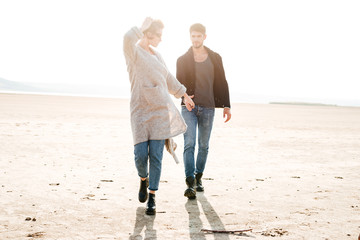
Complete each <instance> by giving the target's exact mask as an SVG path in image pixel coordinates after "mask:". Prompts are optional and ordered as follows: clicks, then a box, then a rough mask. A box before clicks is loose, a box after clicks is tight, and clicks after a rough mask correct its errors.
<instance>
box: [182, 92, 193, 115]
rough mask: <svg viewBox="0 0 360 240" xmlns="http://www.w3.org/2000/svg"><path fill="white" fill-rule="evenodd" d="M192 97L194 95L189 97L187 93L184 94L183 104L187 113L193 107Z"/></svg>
mask: <svg viewBox="0 0 360 240" xmlns="http://www.w3.org/2000/svg"><path fill="white" fill-rule="evenodd" d="M193 97H194V95H192V96H189V95H187V93H185V94H184V103H185V106H186V108H187V110H188V111H189V112H191V110H192V109H193V108H194V107H195V103H194V102H193V100H192V98H193Z"/></svg>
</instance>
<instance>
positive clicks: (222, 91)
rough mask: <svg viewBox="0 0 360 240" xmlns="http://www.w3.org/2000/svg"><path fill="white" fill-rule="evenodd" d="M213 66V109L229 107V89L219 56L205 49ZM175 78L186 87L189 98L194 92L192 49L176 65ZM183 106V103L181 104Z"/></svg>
mask: <svg viewBox="0 0 360 240" xmlns="http://www.w3.org/2000/svg"><path fill="white" fill-rule="evenodd" d="M205 49H206V51H207V52H208V54H209V57H210V60H211V62H212V64H213V65H214V87H213V89H214V98H215V99H214V100H215V107H217V108H223V107H230V97H229V87H228V83H227V81H226V78H225V71H224V67H223V63H222V59H221V56H220V55H219V54H218V53H216V52H214V51H212V50H211V49H209V48H207V47H205ZM176 78H177V79H178V80H179V82H181V83H182V84H183V85H184V86H185V87H186V89H187V90H186V93H187V94H188V95H189V96H191V95H194V92H195V80H196V79H195V60H194V53H193V50H192V47H190V49H189V50H188V51H187V52H186V53H185V54H184V55H182V56H181V57H179V58H178V60H177V63H176ZM181 104H182V105H184V103H183V102H181Z"/></svg>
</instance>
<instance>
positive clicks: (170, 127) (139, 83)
mask: <svg viewBox="0 0 360 240" xmlns="http://www.w3.org/2000/svg"><path fill="white" fill-rule="evenodd" d="M142 36H143V33H142V32H141V31H140V30H139V28H137V27H133V28H131V29H130V30H129V31H128V32H127V33H126V34H125V35H124V42H123V44H124V46H123V47H124V49H123V50H124V55H125V59H126V64H127V70H128V72H129V79H130V83H131V100H130V113H131V114H130V118H131V128H132V133H133V142H134V145H136V144H138V143H140V142H145V141H148V140H163V139H168V138H172V137H175V136H177V135H179V134H182V133H184V132H185V131H186V127H187V126H186V124H185V122H184V120H183V118H182V117H181V115H180V112H179V110H178V109H177V108H176V106H175V104H174V102H173V101H172V99H171V97H170V95H169V93H170V94H172V95H174V96H175V97H176V98H180V97H181V96H183V95H184V93H185V92H186V88H185V87H184V86H183V85H182V84H181V83H180V82H179V81H178V80H177V79H176V78H175V77H174V76H173V75H172V74H171V73H170V72H169V70H168V68H167V67H166V65H165V63H164V60H163V58H162V57H161V55H160V54H159V53H158V52H156V51H155V50H154V52H155V56H153V55H152V54H150V53H149V52H147V51H146V50H145V49H143V48H142V47H140V46H139V45H138V44H137V42H138V41H139V39H140V38H141V37H142Z"/></svg>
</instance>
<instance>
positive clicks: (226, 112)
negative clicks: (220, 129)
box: [223, 107, 231, 122]
mask: <svg viewBox="0 0 360 240" xmlns="http://www.w3.org/2000/svg"><path fill="white" fill-rule="evenodd" d="M225 117H226V120H225V122H228V121H229V120H230V119H231V109H230V108H229V107H224V112H223V118H225Z"/></svg>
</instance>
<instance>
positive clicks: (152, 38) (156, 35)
mask: <svg viewBox="0 0 360 240" xmlns="http://www.w3.org/2000/svg"><path fill="white" fill-rule="evenodd" d="M161 36H162V29H158V30H156V31H155V32H153V33H152V32H148V36H147V38H148V40H149V44H150V45H151V46H153V47H157V46H158V45H159V43H160V42H161Z"/></svg>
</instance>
